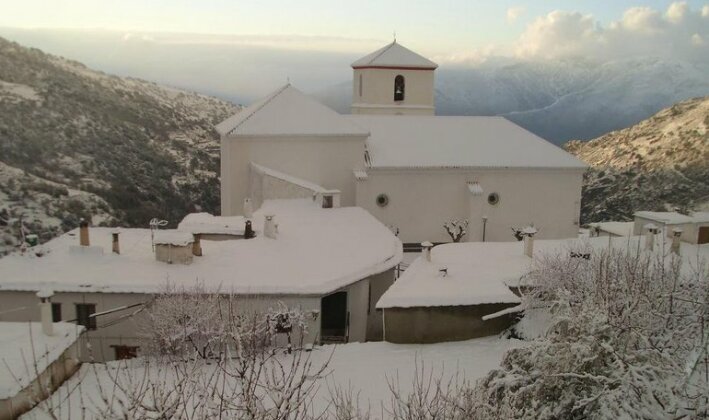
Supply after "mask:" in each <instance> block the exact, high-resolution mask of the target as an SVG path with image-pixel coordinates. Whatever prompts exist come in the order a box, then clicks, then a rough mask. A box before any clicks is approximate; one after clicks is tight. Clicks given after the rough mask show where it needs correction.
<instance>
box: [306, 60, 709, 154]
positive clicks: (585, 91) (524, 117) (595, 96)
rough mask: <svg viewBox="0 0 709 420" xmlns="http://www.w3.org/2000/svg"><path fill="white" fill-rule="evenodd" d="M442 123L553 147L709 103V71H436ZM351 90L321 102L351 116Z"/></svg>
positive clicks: (528, 65) (655, 67)
mask: <svg viewBox="0 0 709 420" xmlns="http://www.w3.org/2000/svg"><path fill="white" fill-rule="evenodd" d="M436 73H437V74H436V111H437V113H438V114H440V115H502V116H505V117H507V118H509V119H510V120H512V121H514V122H516V123H518V124H520V125H521V126H523V127H525V128H527V129H528V130H530V131H532V132H534V133H536V134H538V135H540V136H542V137H544V138H545V139H547V140H549V141H551V142H553V143H555V144H559V145H560V144H563V143H564V142H566V141H568V140H570V139H583V140H587V139H591V138H595V137H598V136H600V135H602V134H604V133H607V132H609V131H612V130H617V129H620V128H623V127H627V126H629V125H632V124H635V123H637V122H639V121H641V120H643V119H645V118H648V117H649V116H651V115H652V114H654V113H655V112H658V111H659V110H661V109H663V108H665V107H668V106H670V105H672V104H673V103H675V102H678V101H682V100H685V99H688V98H692V97H697V96H703V95H709V69H706V68H699V67H697V66H696V65H694V64H691V63H687V62H681V61H668V60H662V59H657V58H652V57H646V58H629V59H625V60H616V61H609V62H605V63H594V62H590V61H584V60H565V61H549V62H510V61H509V60H493V61H491V62H489V63H486V64H483V65H481V66H479V67H475V68H457V69H456V68H446V67H445V66H442V67H441V68H439V69H438V70H437V71H436ZM351 90H352V88H351V83H350V82H344V83H341V84H338V85H336V86H333V87H331V88H329V89H326V90H323V91H320V92H317V93H316V94H315V96H316V97H318V98H319V99H320V100H321V101H322V102H324V103H325V104H327V105H329V106H331V107H333V108H335V109H336V110H337V111H339V112H343V113H349V106H350V102H351V97H352V92H351Z"/></svg>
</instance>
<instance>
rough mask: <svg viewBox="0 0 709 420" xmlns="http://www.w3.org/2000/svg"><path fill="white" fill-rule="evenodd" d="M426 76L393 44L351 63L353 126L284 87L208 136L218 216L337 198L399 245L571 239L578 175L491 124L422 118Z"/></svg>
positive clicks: (562, 160)
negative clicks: (518, 234)
mask: <svg viewBox="0 0 709 420" xmlns="http://www.w3.org/2000/svg"><path fill="white" fill-rule="evenodd" d="M436 67H437V65H436V64H435V63H433V62H431V61H430V60H428V59H426V58H424V57H422V56H420V55H418V54H416V53H414V52H413V51H411V50H408V49H406V48H404V47H403V46H401V45H400V44H397V43H396V42H394V43H391V44H389V45H387V46H385V47H383V48H382V49H380V50H378V51H375V52H373V53H372V54H369V55H368V56H366V57H363V58H362V59H360V60H357V61H356V62H354V63H352V68H353V72H354V73H353V86H352V88H353V104H352V115H340V114H337V113H335V112H334V111H332V110H331V109H329V108H327V107H326V106H324V105H322V104H318V103H316V102H314V101H313V100H312V98H310V97H308V96H307V95H305V94H303V93H301V92H300V91H298V90H297V89H295V88H293V87H292V86H289V85H288V86H285V87H283V88H281V89H278V90H277V91H276V92H274V93H273V94H272V95H269V96H268V97H266V98H265V99H263V100H262V101H259V102H257V103H256V104H254V105H252V106H250V107H248V108H247V109H245V110H243V111H242V112H240V113H238V114H236V115H235V116H233V117H231V118H230V119H228V120H226V121H225V122H223V123H221V124H219V126H217V129H218V130H219V132H220V133H221V135H222V139H221V147H222V160H221V164H222V178H221V180H222V215H226V216H232V215H238V214H241V212H242V207H243V202H244V200H245V199H246V198H250V199H251V200H252V201H253V202H254V203H259V202H260V201H261V200H262V199H265V198H302V197H306V196H307V195H308V194H311V195H312V194H315V193H316V192H317V191H318V190H338V191H340V197H341V202H342V205H344V206H351V205H357V206H359V207H362V208H364V209H367V210H368V211H369V212H370V213H371V214H373V215H374V216H375V217H377V218H378V219H379V220H380V221H381V222H383V223H384V224H386V225H388V226H390V227H392V228H393V229H394V230H395V231H398V232H399V235H400V238H401V239H402V240H403V241H404V242H407V243H420V242H422V241H426V240H430V241H435V242H447V241H450V240H451V239H450V237H449V236H448V235H447V233H446V231H445V229H444V228H443V224H444V223H445V222H447V221H450V220H454V219H467V220H468V221H469V229H468V231H469V232H468V234H467V235H466V236H465V237H464V240H467V241H483V240H485V241H511V240H514V237H513V235H512V230H511V228H513V227H522V226H526V225H529V224H534V225H535V226H536V227H538V229H539V231H540V233H539V237H540V238H549V239H554V238H568V237H575V236H576V235H577V233H578V222H579V215H580V211H581V206H580V201H581V183H582V176H583V172H584V171H585V169H586V165H585V164H583V163H582V162H581V161H579V160H578V159H576V158H574V157H573V156H571V155H570V154H568V153H566V152H565V151H563V150H562V149H560V148H558V147H556V146H554V145H552V144H551V143H549V142H547V141H545V140H543V139H541V138H539V137H537V136H536V135H534V134H532V133H530V132H528V131H527V130H524V129H523V128H521V127H519V126H517V125H515V124H514V123H512V122H510V121H508V120H506V119H504V118H501V117H449V116H445V117H443V116H435V115H433V114H434V107H433V104H434V73H435V69H436ZM397 80H398V81H397ZM402 83H403V84H402ZM398 114H401V115H398ZM262 167H263V168H266V169H267V172H268V171H270V172H272V173H278V174H280V175H279V176H277V177H273V176H270V177H269V176H264V175H263V172H264V171H262V170H260V169H258V168H262ZM308 185H311V186H308ZM471 185H475V188H473V189H471ZM483 232H484V234H483Z"/></svg>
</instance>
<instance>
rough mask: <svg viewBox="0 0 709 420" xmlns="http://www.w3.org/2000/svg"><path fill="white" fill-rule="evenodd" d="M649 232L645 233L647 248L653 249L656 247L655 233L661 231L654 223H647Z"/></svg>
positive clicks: (646, 226) (646, 227)
mask: <svg viewBox="0 0 709 420" xmlns="http://www.w3.org/2000/svg"><path fill="white" fill-rule="evenodd" d="M645 229H646V230H647V232H646V233H645V249H646V250H648V251H652V250H653V249H654V248H655V235H656V234H657V232H659V230H660V229H659V228H658V227H657V226H655V225H654V224H653V223H648V224H646V225H645Z"/></svg>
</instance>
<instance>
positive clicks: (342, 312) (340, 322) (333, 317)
mask: <svg viewBox="0 0 709 420" xmlns="http://www.w3.org/2000/svg"><path fill="white" fill-rule="evenodd" d="M320 309H321V313H320V341H322V342H323V343H346V342H347V339H348V327H349V312H348V311H347V292H336V293H333V294H331V295H328V296H325V297H323V298H322V299H321V301H320Z"/></svg>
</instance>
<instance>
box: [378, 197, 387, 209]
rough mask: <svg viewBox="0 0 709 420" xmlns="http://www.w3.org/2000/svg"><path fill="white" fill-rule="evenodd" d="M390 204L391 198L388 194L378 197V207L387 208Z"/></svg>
mask: <svg viewBox="0 0 709 420" xmlns="http://www.w3.org/2000/svg"><path fill="white" fill-rule="evenodd" d="M387 204H389V196H388V195H386V194H379V195H378V196H377V205H378V206H379V207H386V205H387Z"/></svg>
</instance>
